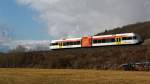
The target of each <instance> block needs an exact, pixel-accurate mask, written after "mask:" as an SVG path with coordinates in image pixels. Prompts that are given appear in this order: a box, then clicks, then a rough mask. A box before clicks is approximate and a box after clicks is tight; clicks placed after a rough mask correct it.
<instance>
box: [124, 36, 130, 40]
mask: <svg viewBox="0 0 150 84" xmlns="http://www.w3.org/2000/svg"><path fill="white" fill-rule="evenodd" d="M122 40H132V37H123V38H122Z"/></svg>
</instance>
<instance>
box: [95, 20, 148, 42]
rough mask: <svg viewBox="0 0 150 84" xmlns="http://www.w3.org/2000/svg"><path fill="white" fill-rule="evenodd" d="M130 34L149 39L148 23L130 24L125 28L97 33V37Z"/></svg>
mask: <svg viewBox="0 0 150 84" xmlns="http://www.w3.org/2000/svg"><path fill="white" fill-rule="evenodd" d="M130 32H134V33H137V34H139V35H141V37H142V38H143V39H149V38H150V22H143V23H136V24H130V25H127V26H123V27H121V28H115V29H113V30H107V31H105V32H102V33H98V34H97V35H105V34H117V33H130Z"/></svg>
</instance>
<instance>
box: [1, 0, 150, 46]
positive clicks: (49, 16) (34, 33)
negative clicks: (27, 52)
mask: <svg viewBox="0 0 150 84" xmlns="http://www.w3.org/2000/svg"><path fill="white" fill-rule="evenodd" d="M149 20H150V0H0V43H1V45H4V44H5V45H6V44H7V45H9V46H12V45H18V44H23V45H25V44H26V43H28V44H30V45H32V44H34V43H38V42H39V43H42V42H44V43H45V42H49V41H50V40H52V39H60V38H68V37H82V36H90V35H95V34H96V33H99V32H103V31H104V30H106V29H107V30H108V29H113V28H116V27H121V26H124V25H127V24H133V23H137V22H143V21H149Z"/></svg>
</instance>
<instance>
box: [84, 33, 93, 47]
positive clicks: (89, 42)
mask: <svg viewBox="0 0 150 84" xmlns="http://www.w3.org/2000/svg"><path fill="white" fill-rule="evenodd" d="M91 46H92V37H91V36H89V37H82V47H91Z"/></svg>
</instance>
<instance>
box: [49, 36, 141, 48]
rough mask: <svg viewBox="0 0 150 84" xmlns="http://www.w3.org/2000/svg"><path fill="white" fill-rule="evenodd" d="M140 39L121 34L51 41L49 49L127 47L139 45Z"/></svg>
mask: <svg viewBox="0 0 150 84" xmlns="http://www.w3.org/2000/svg"><path fill="white" fill-rule="evenodd" d="M141 42H142V39H141V37H140V36H139V35H138V34H135V33H122V34H113V35H100V36H88V37H82V38H69V39H61V40H52V41H51V43H50V49H65V48H80V47H95V46H110V45H128V44H139V43H141Z"/></svg>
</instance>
